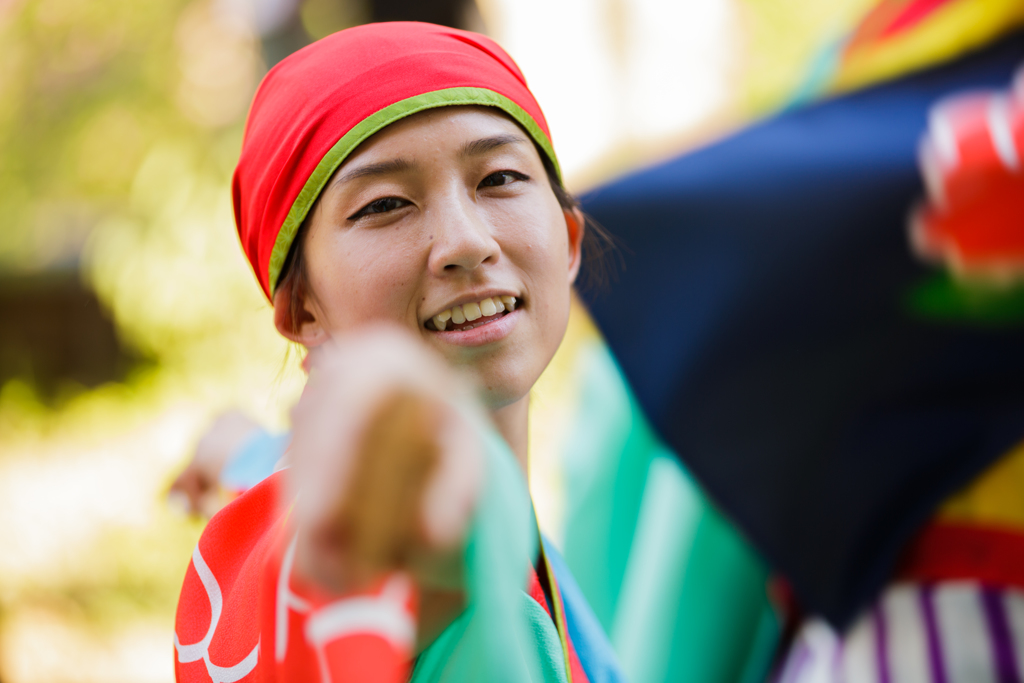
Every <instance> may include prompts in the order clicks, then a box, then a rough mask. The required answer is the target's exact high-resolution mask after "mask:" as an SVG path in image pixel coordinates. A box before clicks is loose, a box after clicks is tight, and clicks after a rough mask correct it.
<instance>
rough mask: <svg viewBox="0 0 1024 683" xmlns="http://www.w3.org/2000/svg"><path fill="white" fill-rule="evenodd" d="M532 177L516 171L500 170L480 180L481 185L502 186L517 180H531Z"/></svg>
mask: <svg viewBox="0 0 1024 683" xmlns="http://www.w3.org/2000/svg"><path fill="white" fill-rule="evenodd" d="M529 179H530V177H529V176H526V175H523V174H522V173H518V172H516V171H498V172H497V173H492V174H491V175H489V176H487V177H486V178H484V179H483V180H481V181H480V187H500V186H502V185H508V184H509V183H511V182H513V181H516V180H529Z"/></svg>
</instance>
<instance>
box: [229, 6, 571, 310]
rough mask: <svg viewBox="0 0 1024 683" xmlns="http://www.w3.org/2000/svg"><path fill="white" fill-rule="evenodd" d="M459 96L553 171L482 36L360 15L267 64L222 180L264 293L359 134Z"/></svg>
mask: <svg viewBox="0 0 1024 683" xmlns="http://www.w3.org/2000/svg"><path fill="white" fill-rule="evenodd" d="M458 105H482V106H488V107H496V108H498V109H500V110H501V111H503V112H505V113H506V114H508V115H509V116H511V117H512V119H513V120H515V121H516V122H517V123H519V125H520V126H522V127H523V129H524V130H525V131H526V132H527V133H529V135H530V136H531V138H532V139H533V141H534V142H535V143H536V144H537V145H538V147H539V148H540V149H541V150H542V151H543V152H544V153H545V154H546V155H547V156H548V157H549V158H550V160H551V162H552V163H553V164H554V167H555V169H556V172H557V171H558V161H557V159H556V158H555V153H554V150H553V148H552V146H551V136H550V132H549V130H548V125H547V122H546V121H545V120H544V114H543V113H542V112H541V110H540V106H539V105H538V104H537V101H536V99H534V97H533V94H532V93H531V92H530V90H529V88H528V87H527V85H526V80H525V78H523V74H522V72H520V70H519V68H518V67H517V66H516V64H515V62H513V61H512V58H511V57H509V56H508V55H507V54H506V53H505V51H504V50H502V49H501V48H500V47H499V46H498V45H497V43H495V42H494V41H492V40H490V39H489V38H486V37H484V36H481V35H478V34H475V33H470V32H468V31H460V30H457V29H452V28H447V27H444V26H435V25H433V24H424V23H420V22H391V23H378V24H368V25H365V26H357V27H355V28H351V29H347V30H345V31H341V32H339V33H335V34H333V35H331V36H328V37H327V38H324V39H323V40H320V41H317V42H316V43H313V44H312V45H309V46H308V47H305V48H303V49H302V50H299V51H298V52H296V53H294V54H292V55H291V56H289V57H288V58H286V59H284V60H283V61H282V62H280V63H279V64H278V65H277V66H275V67H274V68H273V69H271V70H270V72H269V73H268V74H267V75H266V77H265V78H264V79H263V82H262V83H261V84H260V87H259V89H258V90H257V92H256V97H255V98H254V100H253V103H252V109H251V110H250V112H249V119H248V122H247V124H246V130H245V139H244V142H243V143H242V154H241V158H240V159H239V162H238V167H237V168H236V170H235V175H234V179H233V182H232V194H233V201H234V210H235V223H236V225H237V227H238V235H239V238H240V239H241V242H242V248H243V249H244V250H245V254H246V256H247V257H248V259H249V262H250V263H251V264H252V267H253V270H254V271H255V273H256V278H257V279H258V280H259V282H260V285H261V286H262V287H263V291H264V292H265V293H266V295H267V296H268V297H271V296H273V292H274V290H275V288H276V286H277V284H278V279H279V278H280V275H281V270H282V267H283V266H284V263H285V260H286V258H287V256H288V250H289V249H290V248H291V245H292V241H293V240H294V238H295V234H296V233H297V232H298V229H299V226H301V225H302V221H303V220H304V219H305V217H306V214H307V213H308V212H309V210H310V208H311V207H312V206H313V204H314V202H315V201H316V198H317V197H318V196H319V195H320V192H321V191H322V190H323V188H324V186H325V185H326V184H327V181H328V180H329V179H330V178H331V176H332V175H333V174H334V172H335V171H336V170H337V169H338V167H339V166H340V165H341V164H342V162H344V161H345V159H346V158H347V157H348V155H349V154H351V153H352V151H353V150H355V149H356V147H358V146H359V144H360V143H361V142H363V141H364V140H366V139H367V138H369V137H370V136H371V135H373V134H374V133H376V132H377V131H379V130H381V129H382V128H384V127H385V126H388V125H389V124H392V123H394V122H395V121H398V120H399V119H402V118H405V117H406V116H410V115H412V114H415V113H417V112H420V111H424V110H426V109H432V108H435V107H446V106H458Z"/></svg>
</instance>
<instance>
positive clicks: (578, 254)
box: [563, 207, 587, 284]
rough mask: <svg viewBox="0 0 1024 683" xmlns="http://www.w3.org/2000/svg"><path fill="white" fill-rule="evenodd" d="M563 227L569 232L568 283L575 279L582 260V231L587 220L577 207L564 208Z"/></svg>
mask: <svg viewBox="0 0 1024 683" xmlns="http://www.w3.org/2000/svg"><path fill="white" fill-rule="evenodd" d="M563 213H564V214H565V227H566V230H567V231H568V234H569V284H572V283H573V282H575V281H576V276H577V275H579V272H580V262H581V261H582V260H583V232H584V230H585V229H586V225H587V221H586V219H585V218H584V217H583V211H581V210H580V208H579V207H574V208H572V209H564V210H563Z"/></svg>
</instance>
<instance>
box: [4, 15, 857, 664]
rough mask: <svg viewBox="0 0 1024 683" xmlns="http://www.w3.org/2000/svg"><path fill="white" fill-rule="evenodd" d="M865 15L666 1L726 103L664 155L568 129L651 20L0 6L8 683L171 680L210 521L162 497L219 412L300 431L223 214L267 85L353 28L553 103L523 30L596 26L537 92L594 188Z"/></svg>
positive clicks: (779, 84)
mask: <svg viewBox="0 0 1024 683" xmlns="http://www.w3.org/2000/svg"><path fill="white" fill-rule="evenodd" d="M871 4H873V3H872V2H871V1H870V0H842V1H835V2H829V3H823V2H820V1H819V0H716V1H715V2H712V1H711V0H708V1H707V2H704V1H703V0H686V1H682V0H680V1H679V2H674V1H673V2H670V0H666V8H667V7H668V6H669V5H671V6H673V7H674V8H675V9H674V10H673V11H679V7H682V8H683V10H684V11H687V12H690V13H691V14H690V15H687V16H690V17H691V19H692V22H693V23H694V26H691V27H690V30H697V31H703V32H704V33H705V34H708V35H710V36H711V38H710V42H709V43H708V45H709V47H708V48H707V49H708V50H712V49H713V51H714V57H713V59H711V58H710V57H709V60H710V61H709V62H708V64H707V65H706V66H707V68H706V69H705V71H706V73H704V74H703V76H707V74H710V75H711V76H710V77H713V78H714V79H715V81H714V83H713V85H714V86H715V87H714V88H710V89H705V90H700V89H694V90H693V92H694V98H697V99H696V100H695V101H694V102H693V105H694V107H693V109H692V111H693V112H696V113H695V114H694V115H692V116H689V117H688V118H686V119H685V120H683V119H681V120H679V121H669V122H668V123H667V124H665V125H664V126H662V127H661V128H659V129H658V133H657V135H656V136H654V137H651V136H646V137H645V136H639V135H638V134H637V133H636V129H637V125H635V122H634V123H632V124H631V123H630V121H631V120H630V119H629V117H628V116H627V115H625V114H623V115H622V116H619V117H618V118H616V117H611V119H609V120H611V123H609V124H608V125H607V126H605V128H604V129H602V130H600V131H597V132H596V133H593V134H591V137H590V138H589V139H587V140H584V142H585V143H590V142H594V141H595V140H596V142H594V144H578V145H577V146H576V147H574V146H573V141H572V138H571V135H570V134H569V131H568V129H569V128H570V127H571V125H570V124H569V123H563V121H569V122H571V121H573V120H576V119H579V118H580V117H584V116H586V115H587V111H586V108H587V105H588V102H589V101H593V100H592V97H593V98H597V97H598V95H596V94H595V95H593V96H592V93H591V92H590V91H589V90H588V88H592V87H593V88H600V87H604V88H605V89H608V88H611V89H612V90H611V91H612V92H613V93H614V92H615V88H618V87H620V85H621V83H622V81H621V79H622V78H623V76H622V74H623V73H625V74H627V76H626V77H625V78H627V79H628V78H629V76H628V74H629V73H631V72H630V71H629V69H626V68H625V67H624V66H623V65H624V64H626V63H627V62H629V60H630V59H632V57H631V56H630V55H631V54H632V53H631V50H633V49H634V47H635V46H632V47H631V45H630V42H629V40H630V39H629V36H628V34H626V33H624V32H623V30H622V28H621V27H622V24H623V21H628V20H629V18H630V17H631V16H634V15H637V14H639V13H641V10H642V9H643V8H642V7H639V5H644V6H650V5H651V3H650V2H640V0H594V2H589V3H588V2H582V3H581V2H572V1H570V0H558V1H556V0H546V2H545V3H540V4H537V3H531V2H525V1H523V2H517V3H512V2H505V1H503V0H481V2H480V3H478V4H473V3H471V2H470V3H466V2H440V1H438V2H433V3H432V2H425V1H424V2H419V3H402V2H384V1H382V0H378V1H377V2H365V3H359V2H355V1H351V2H347V1H345V0H305V2H299V1H298V0H295V1H293V2H290V1H288V0H280V1H277V0H274V1H272V0H146V1H145V2H140V1H139V0H93V1H92V2H88V1H86V0H0V549H2V551H0V681H2V682H3V683H26V682H29V681H40V682H42V681H45V682H47V683H60V682H62V681H103V682H105V683H113V682H117V681H135V682H143V681H170V680H172V679H173V673H172V641H173V635H172V623H173V613H174V607H175V603H176V599H177V593H178V590H179V588H180V582H181V579H182V577H183V575H184V571H185V568H186V566H187V563H188V561H189V557H190V552H191V548H192V546H193V545H194V543H195V542H196V539H197V538H198V534H199V533H200V531H201V529H202V521H201V520H195V519H189V518H187V517H185V516H184V515H182V514H180V513H175V512H174V511H173V510H171V509H170V508H169V506H168V505H167V503H166V500H165V492H166V490H167V487H168V486H169V483H170V481H171V480H172V479H173V477H174V475H175V473H176V472H177V471H178V470H179V469H180V468H181V467H182V466H183V464H184V462H186V460H187V459H188V457H189V456H190V453H191V449H192V448H193V446H194V443H195V441H196V439H197V437H198V435H199V434H200V432H201V430H202V429H203V428H204V427H205V426H206V425H207V424H208V422H209V420H210V419H211V417H212V416H213V415H214V414H216V413H217V412H218V411H220V410H223V409H225V408H229V407H237V408H241V409H242V410H244V411H246V412H248V413H249V414H251V415H252V416H254V417H256V418H257V419H259V420H260V421H262V422H263V423H264V424H266V425H267V426H268V427H271V428H285V427H286V426H287V409H288V407H289V406H290V405H291V403H292V402H293V401H294V400H295V398H296V397H297V395H298V392H299V391H300V389H301V384H302V375H301V371H300V370H299V369H298V354H297V353H295V352H293V351H290V350H289V349H288V348H287V345H286V344H285V342H284V341H283V340H282V339H280V338H279V337H278V336H277V334H276V333H275V332H274V329H273V325H272V321H271V316H270V308H269V306H268V305H267V303H266V301H265V300H264V299H263V297H262V294H261V293H260V290H259V288H258V287H257V285H256V284H255V280H254V278H253V276H252V274H251V272H250V271H249V268H248V265H247V264H246V262H245V260H244V259H243V257H242V254H241V251H240V249H239V248H238V243H237V238H236V236H235V233H234V228H233V220H232V215H231V204H230V193H229V183H230V175H231V172H232V169H233V165H234V163H235V160H236V158H237V155H238V151H239V147H240V144H241V137H242V131H243V126H244V120H245V113H246V109H247V107H248V103H249V100H250V98H251V96H252V94H253V92H254V90H255V88H256V85H257V84H258V82H259V79H260V77H261V76H262V74H263V73H264V72H265V71H266V69H267V66H268V64H271V63H273V62H275V61H276V60H278V59H280V58H281V57H282V56H283V55H285V54H287V53H288V52H290V51H291V50H294V49H296V48H297V47H300V46H301V45H303V44H305V43H306V42H308V41H309V40H311V39H313V38H318V37H322V36H324V35H327V34H328V33H330V32H332V31H335V30H338V29H340V28H344V27H345V26H349V25H353V24H356V23H359V22H363V21H368V20H374V19H382V18H397V17H406V18H427V19H430V18H434V19H435V20H437V21H442V22H445V23H452V24H458V25H462V26H465V27H470V28H474V29H476V30H485V31H487V32H488V33H490V34H491V35H492V36H494V37H495V38H496V39H498V40H499V42H502V44H504V45H506V46H507V47H508V48H509V49H510V50H511V51H512V54H513V57H515V58H516V59H517V60H519V61H520V63H521V65H523V68H524V71H525V72H526V75H527V78H528V79H529V80H531V82H533V81H534V77H533V76H531V74H536V78H537V79H538V81H539V80H540V79H542V78H543V77H544V75H543V74H540V73H538V69H537V68H536V67H531V66H530V65H533V64H537V63H543V62H544V60H549V61H551V60H555V61H557V60H558V59H559V58H558V55H557V54H554V53H551V52H550V49H551V48H552V45H551V43H552V41H550V40H549V41H537V40H532V38H531V37H532V36H534V35H535V33H534V31H533V29H535V28H536V22H537V21H538V19H537V17H544V16H546V14H545V12H547V11H550V12H555V10H556V9H558V8H561V9H560V10H559V11H562V12H563V14H564V13H568V14H567V15H565V16H569V17H570V18H571V20H572V21H574V22H575V21H577V20H578V25H577V26H566V25H564V24H560V25H558V26H556V27H554V28H555V29H557V30H558V31H562V32H564V34H565V36H566V41H569V42H570V43H571V41H572V40H573V37H572V36H573V35H574V34H577V33H579V32H580V30H583V29H585V30H586V31H588V33H586V34H585V35H586V36H589V38H591V39H593V38H594V36H597V37H598V38H600V40H598V41H597V43H596V44H597V45H598V48H597V49H600V50H602V51H604V52H603V53H602V54H604V58H603V60H604V61H601V62H600V63H598V62H596V61H594V60H589V62H590V65H589V66H587V63H586V62H584V64H583V66H581V67H579V69H580V70H579V71H578V72H576V71H573V70H572V69H568V70H567V71H561V72H559V73H558V74H557V76H558V78H559V79H560V81H559V83H560V84H561V85H560V86H559V87H558V88H554V89H552V90H551V91H550V92H547V93H540V92H538V98H539V99H540V101H541V103H542V104H543V105H544V106H545V108H546V110H547V111H548V115H549V118H550V119H551V121H552V126H553V129H554V134H555V142H556V146H558V144H559V130H560V129H561V130H563V131H566V135H565V139H566V143H565V144H566V147H565V149H564V150H561V149H560V154H561V155H562V157H563V165H564V166H565V167H566V168H568V169H569V170H570V174H569V179H570V186H571V188H572V189H574V190H577V191H579V190H582V189H585V188H586V187H587V186H589V185H591V184H593V183H595V182H598V181H600V180H601V179H603V178H607V177H609V176H611V175H613V174H615V173H619V172H622V171H623V170H625V169H628V168H630V167H632V166H635V165H638V164H642V163H645V162H648V161H650V160H653V159H657V158H661V157H664V156H667V155H669V154H671V153H675V152H677V151H679V150H680V149H684V148H686V147H687V146H691V145H694V144H698V143H700V142H703V141H705V140H707V139H709V138H710V137H712V136H715V135H720V134H723V133H724V132H726V131H728V130H730V129H731V128H733V127H735V126H738V125H740V124H742V123H743V122H744V121H748V120H750V119H751V118H752V117H755V116H758V115H760V114H763V113H765V112H768V111H771V110H772V109H774V108H776V107H778V106H779V105H780V104H781V103H783V102H784V101H785V99H786V97H787V96H788V94H789V93H791V92H792V91H793V90H794V89H795V88H796V87H797V86H798V84H799V83H800V82H801V80H802V79H803V78H804V76H805V71H806V68H807V64H808V62H809V61H810V60H811V58H812V57H813V56H814V55H815V54H816V53H817V52H818V50H820V49H821V48H822V46H824V45H825V44H827V43H828V41H829V40H831V39H832V38H834V37H835V36H838V35H840V34H841V33H842V32H843V31H844V30H846V29H847V28H848V27H849V26H850V25H851V24H852V23H853V22H854V21H855V20H856V19H857V18H858V17H859V16H860V15H861V14H862V13H863V11H864V10H865V9H866V8H867V7H868V6H869V5H871ZM534 5H537V7H540V8H542V9H540V10H538V9H537V7H534ZM545 7H546V8H547V9H543V8H545ZM648 8H649V7H648ZM709 8H710V9H709ZM403 12H418V13H419V14H416V15H415V16H413V17H409V15H408V14H402V13H403ZM424 12H427V13H429V12H434V14H427V15H424V14H423V13H424ZM396 13H397V14H396ZM702 21H703V22H708V25H707V26H704V25H703V24H701V23H700V22H702ZM580 27H582V28H580ZM591 42H593V40H592V41H591ZM563 47H564V46H563ZM571 47H572V46H571V44H570V48H571ZM666 49H667V48H666ZM700 49H704V48H700ZM553 54H554V56H552V55H553ZM655 57H658V54H657V53H656V54H655ZM698 57H699V55H698ZM602 64H603V66H602ZM702 68H703V66H702ZM531 69H533V70H532V71H531ZM599 69H605V70H607V71H608V73H609V74H611V75H610V76H608V77H607V78H604V79H603V80H601V79H600V78H599V79H598V80H597V81H594V80H593V78H591V77H594V76H595V74H597V76H600V74H599V73H597V71H591V70H599ZM616 74H618V75H616ZM616 79H619V80H616ZM593 83H597V85H593ZM577 84H578V86H577ZM602 84H603V85H602ZM609 84H611V85H609ZM616 84H619V85H616ZM535 87H537V89H538V90H540V89H541V88H540V87H539V86H535ZM679 87H680V88H684V87H685V84H679ZM702 93H703V94H702ZM709 93H710V94H709ZM702 97H703V98H704V99H703V100H700V99H699V98H702ZM574 117H575V119H574ZM559 127H561V128H559ZM577 148H579V149H584V148H587V149H586V151H587V154H583V153H582V152H579V153H577V152H576V149H577ZM594 150H597V151H596V152H595V151H594Z"/></svg>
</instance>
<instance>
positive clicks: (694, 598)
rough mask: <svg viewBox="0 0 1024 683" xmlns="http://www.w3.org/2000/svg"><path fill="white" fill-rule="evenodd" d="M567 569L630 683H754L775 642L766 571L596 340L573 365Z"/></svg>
mask: <svg viewBox="0 0 1024 683" xmlns="http://www.w3.org/2000/svg"><path fill="white" fill-rule="evenodd" d="M577 372H578V374H579V375H580V381H581V382H582V384H581V392H580V394H581V404H580V406H579V412H578V414H577V415H576V418H575V422H576V425H577V426H576V429H575V430H574V432H573V434H574V435H575V439H574V442H573V443H572V447H571V449H570V451H569V452H568V453H567V454H566V459H565V468H566V472H565V477H566V480H567V484H566V487H567V499H566V501H567V502H566V508H567V510H566V521H565V531H564V536H565V539H566V540H565V544H564V545H565V551H564V556H565V560H566V563H567V564H568V565H569V568H570V570H571V571H572V572H573V574H574V576H575V577H576V579H577V582H578V584H579V585H580V588H581V590H582V591H583V593H584V595H586V597H587V599H588V601H589V602H590V603H591V605H592V606H593V607H594V611H595V613H596V614H597V616H598V619H599V620H600V621H601V623H602V625H604V627H605V629H606V631H607V632H608V633H609V634H610V636H611V640H612V645H613V647H614V648H615V650H616V653H617V654H618V655H619V658H620V662H621V664H622V669H623V672H624V674H625V675H626V677H627V679H628V680H630V681H631V683H654V682H658V681H684V682H688V683H755V682H756V681H762V680H764V678H765V676H766V675H767V673H768V667H769V664H770V660H771V656H772V653H773V651H774V648H775V645H776V643H777V642H778V637H779V625H778V619H777V617H776V615H775V613H774V610H773V609H772V607H771V605H770V603H769V601H768V598H767V594H766V590H765V589H766V582H767V578H768V571H767V568H766V567H765V565H764V563H763V562H762V561H761V560H760V559H759V558H758V556H757V555H756V554H755V553H754V552H753V550H752V549H751V548H750V546H749V545H748V544H747V543H746V542H745V540H744V539H743V538H742V537H741V536H740V535H739V534H738V533H737V531H736V530H735V529H734V528H733V526H732V525H731V524H730V523H729V522H728V521H727V520H725V519H724V518H723V517H722V515H721V514H720V513H719V512H718V511H717V510H716V509H715V507H714V506H713V505H711V504H710V502H709V501H708V500H707V498H706V497H705V496H704V495H703V493H702V492H701V490H700V488H699V487H698V486H697V484H696V483H695V482H694V481H693V480H692V478H691V477H690V475H689V474H688V473H687V472H686V471H685V469H684V468H683V467H682V466H681V465H680V464H679V460H678V459H677V458H676V457H675V455H674V454H673V453H671V451H669V450H668V449H667V448H666V447H665V446H664V445H663V444H662V443H661V442H660V441H659V440H658V438H657V436H656V435H655V434H654V432H653V430H652V429H651V427H650V425H649V423H648V422H647V420H646V418H645V417H644V415H643V414H642V412H641V410H640V408H639V406H638V405H637V403H636V401H635V399H634V398H633V396H632V394H631V392H630V390H629V389H628V387H627V385H626V383H625V380H624V378H623V376H622V374H621V371H620V370H619V368H618V366H617V364H616V363H615V361H614V359H613V358H612V357H611V355H610V352H609V351H608V349H607V347H606V346H605V344H604V343H603V341H601V340H599V339H595V340H594V342H593V343H592V344H589V346H588V347H585V348H584V349H582V350H581V352H580V354H579V357H578V361H577Z"/></svg>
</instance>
